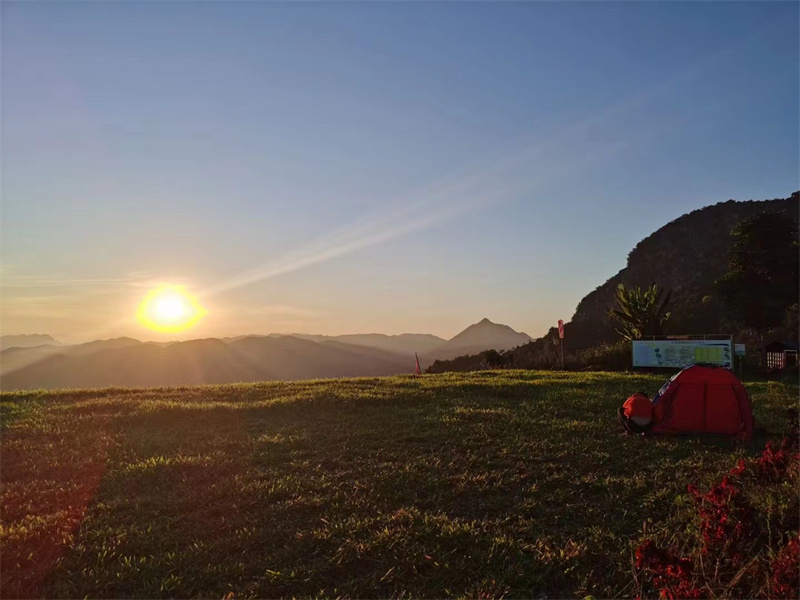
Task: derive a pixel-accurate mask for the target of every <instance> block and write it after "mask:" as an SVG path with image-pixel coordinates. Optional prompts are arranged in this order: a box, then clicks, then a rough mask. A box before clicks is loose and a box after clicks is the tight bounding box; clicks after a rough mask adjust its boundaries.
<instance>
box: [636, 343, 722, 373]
mask: <svg viewBox="0 0 800 600" xmlns="http://www.w3.org/2000/svg"><path fill="white" fill-rule="evenodd" d="M731 345H732V344H731V340H634V341H633V366H634V367H669V368H675V369H682V368H683V367H685V366H687V365H692V364H695V363H711V364H714V365H719V366H721V367H725V368H726V369H731V368H733V364H732V356H733V348H731Z"/></svg>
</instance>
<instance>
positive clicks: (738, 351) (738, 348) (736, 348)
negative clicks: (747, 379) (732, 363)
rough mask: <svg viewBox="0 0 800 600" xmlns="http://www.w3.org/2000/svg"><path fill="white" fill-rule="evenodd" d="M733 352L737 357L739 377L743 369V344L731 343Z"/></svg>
mask: <svg viewBox="0 0 800 600" xmlns="http://www.w3.org/2000/svg"><path fill="white" fill-rule="evenodd" d="M733 353H734V354H735V355H736V356H738V357H739V377H741V376H742V370H743V369H744V355H745V345H744V344H734V345H733Z"/></svg>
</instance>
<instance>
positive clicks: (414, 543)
mask: <svg viewBox="0 0 800 600" xmlns="http://www.w3.org/2000/svg"><path fill="white" fill-rule="evenodd" d="M661 383H662V377H659V376H636V375H630V374H611V373H586V374H576V373H566V374H564V373H552V372H531V371H498V372H479V373H467V374H443V375H432V376H424V377H418V378H413V377H394V378H375V379H347V380H328V381H308V382H270V383H262V384H242V385H226V386H207V387H196V388H180V389H162V390H82V391H63V392H52V393H5V394H2V395H1V396H0V400H2V415H3V429H2V472H1V473H0V475H1V476H2V516H1V519H0V524H1V525H2V528H1V529H0V541H2V548H3V555H2V568H1V569H0V576H1V580H0V589H2V595H3V596H5V597H13V596H47V597H86V596H90V597H105V598H108V597H148V598H157V597H190V596H202V597H217V598H222V597H223V596H225V595H226V594H228V593H230V592H233V593H234V594H235V597H236V598H245V597H278V596H281V597H291V596H331V597H336V596H350V597H370V598H373V597H389V596H398V597H449V596H459V597H496V596H503V595H509V596H515V597H529V598H530V597H543V596H548V597H554V596H556V597H582V596H586V595H588V594H592V595H594V596H598V597H608V596H615V597H625V596H635V595H636V593H637V590H636V588H635V584H634V577H633V568H632V553H633V549H634V547H635V544H636V542H637V540H639V539H640V538H641V536H642V529H643V526H646V527H647V529H648V531H652V530H657V529H658V528H659V527H665V526H666V524H667V523H668V522H669V520H670V518H673V519H674V515H675V511H678V510H680V507H681V505H683V504H686V485H687V484H688V483H690V482H696V483H699V484H701V485H702V484H704V483H706V484H710V483H711V482H712V481H714V479H715V478H717V477H718V476H719V474H720V473H721V472H723V471H725V470H726V469H728V468H730V467H731V466H733V465H734V464H735V462H736V460H737V459H738V458H739V457H741V456H746V455H754V454H755V453H757V452H758V451H760V450H761V449H762V448H763V446H764V444H765V442H766V440H767V439H768V438H769V437H773V438H774V437H780V435H781V434H782V433H783V430H784V428H785V423H784V418H783V415H784V412H785V410H786V409H787V408H789V407H790V406H793V405H796V403H797V392H798V390H797V387H796V386H794V387H792V386H789V385H786V384H779V383H767V382H759V383H752V384H748V385H747V387H748V391H749V393H750V395H751V397H752V399H753V405H754V412H755V416H756V421H757V426H759V427H761V428H763V430H765V433H762V434H761V435H759V436H757V437H756V439H754V440H753V442H752V443H751V444H749V445H747V446H743V445H742V444H739V443H736V442H733V441H729V440H719V439H717V440H710V439H699V438H658V439H650V440H643V439H640V438H636V437H630V436H624V435H622V431H621V428H620V427H619V425H618V424H617V422H616V409H617V407H618V406H619V405H620V404H621V403H622V401H623V400H624V398H625V397H626V396H628V395H629V394H630V393H632V392H634V391H638V390H643V391H646V392H649V393H653V392H655V391H656V389H658V387H659V386H660V385H661ZM645 524H646V525H645Z"/></svg>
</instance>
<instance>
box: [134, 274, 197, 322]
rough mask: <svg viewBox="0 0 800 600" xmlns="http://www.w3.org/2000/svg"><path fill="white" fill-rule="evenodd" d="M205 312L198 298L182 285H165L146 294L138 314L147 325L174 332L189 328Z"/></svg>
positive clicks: (140, 320) (140, 319)
mask: <svg viewBox="0 0 800 600" xmlns="http://www.w3.org/2000/svg"><path fill="white" fill-rule="evenodd" d="M205 314H206V310H205V309H204V308H203V307H202V306H201V305H200V303H199V302H198V301H197V299H196V298H195V297H194V296H192V295H191V294H189V293H188V292H187V291H186V290H185V289H184V288H183V287H182V286H178V285H165V286H162V287H159V288H157V289H155V290H153V291H152V292H150V293H149V294H147V296H145V298H144V300H142V302H141V304H140V305H139V310H138V312H137V314H136V316H137V318H138V319H139V322H140V323H141V324H142V325H144V326H145V327H148V328H150V329H154V330H156V331H162V332H164V333H174V332H177V331H183V330H185V329H189V328H190V327H192V326H193V325H195V324H196V323H197V322H198V321H199V320H200V319H202V318H203V317H204V316H205Z"/></svg>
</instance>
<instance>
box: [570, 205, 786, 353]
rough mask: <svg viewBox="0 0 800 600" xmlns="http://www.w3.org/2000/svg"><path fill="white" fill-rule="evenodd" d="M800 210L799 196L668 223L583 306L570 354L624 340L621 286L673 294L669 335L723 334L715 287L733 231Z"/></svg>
mask: <svg viewBox="0 0 800 600" xmlns="http://www.w3.org/2000/svg"><path fill="white" fill-rule="evenodd" d="M799 206H800V192H795V193H794V194H792V195H791V196H790V197H789V198H784V199H776V200H763V201H752V200H751V201H748V202H737V201H734V200H728V201H727V202H720V203H719V204H715V205H713V206H707V207H705V208H701V209H699V210H694V211H692V212H690V213H688V214H685V215H683V216H681V217H679V218H677V219H675V220H674V221H672V222H670V223H667V224H666V225H664V226H663V227H662V228H660V229H659V230H657V231H656V232H654V233H652V234H651V235H649V236H648V237H646V238H645V239H643V240H642V241H641V242H639V243H638V244H637V245H636V247H635V248H634V249H633V250H632V251H631V253H630V254H629V255H628V264H627V266H626V267H625V268H624V269H622V270H621V271H620V272H619V273H617V274H616V275H614V276H613V277H612V278H611V279H609V280H608V281H606V282H605V283H604V284H603V285H601V286H600V287H598V288H597V289H596V290H594V291H593V292H591V293H589V294H588V295H587V296H586V297H584V298H583V300H581V301H580V303H579V304H578V307H577V309H576V311H575V315H574V316H573V317H572V321H571V322H570V323H568V324H567V326H566V337H567V338H568V340H569V348H570V349H572V350H578V349H582V348H588V347H590V346H593V345H596V344H598V343H603V342H607V341H614V340H616V339H618V338H619V336H618V334H616V333H615V331H614V326H613V325H612V324H611V323H610V322H609V319H608V317H607V313H608V310H609V309H610V308H611V307H612V306H613V305H614V292H615V290H616V288H617V285H618V284H620V283H624V284H625V285H626V286H633V285H641V286H645V285H649V284H651V283H653V282H656V283H658V285H659V286H660V287H662V288H666V289H668V290H671V291H672V301H671V302H670V306H669V309H670V310H671V311H672V317H671V319H670V320H669V322H668V330H669V331H670V332H673V333H713V332H717V331H721V330H722V329H723V328H724V325H725V324H724V323H723V322H722V316H721V315H722V314H723V313H722V311H721V310H720V309H721V307H720V305H719V301H718V300H717V299H716V298H715V297H714V287H713V286H714V281H716V280H717V279H718V278H719V277H720V276H722V274H723V273H724V272H725V271H726V270H727V268H728V250H729V248H730V245H731V237H730V231H731V229H732V228H733V226H734V225H736V223H738V222H739V221H741V220H742V219H744V218H747V217H749V216H751V215H754V214H756V213H759V212H762V211H771V212H777V211H785V212H786V213H787V214H788V215H789V216H790V217H791V218H793V219H794V220H795V221H797V220H798V207H799Z"/></svg>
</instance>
